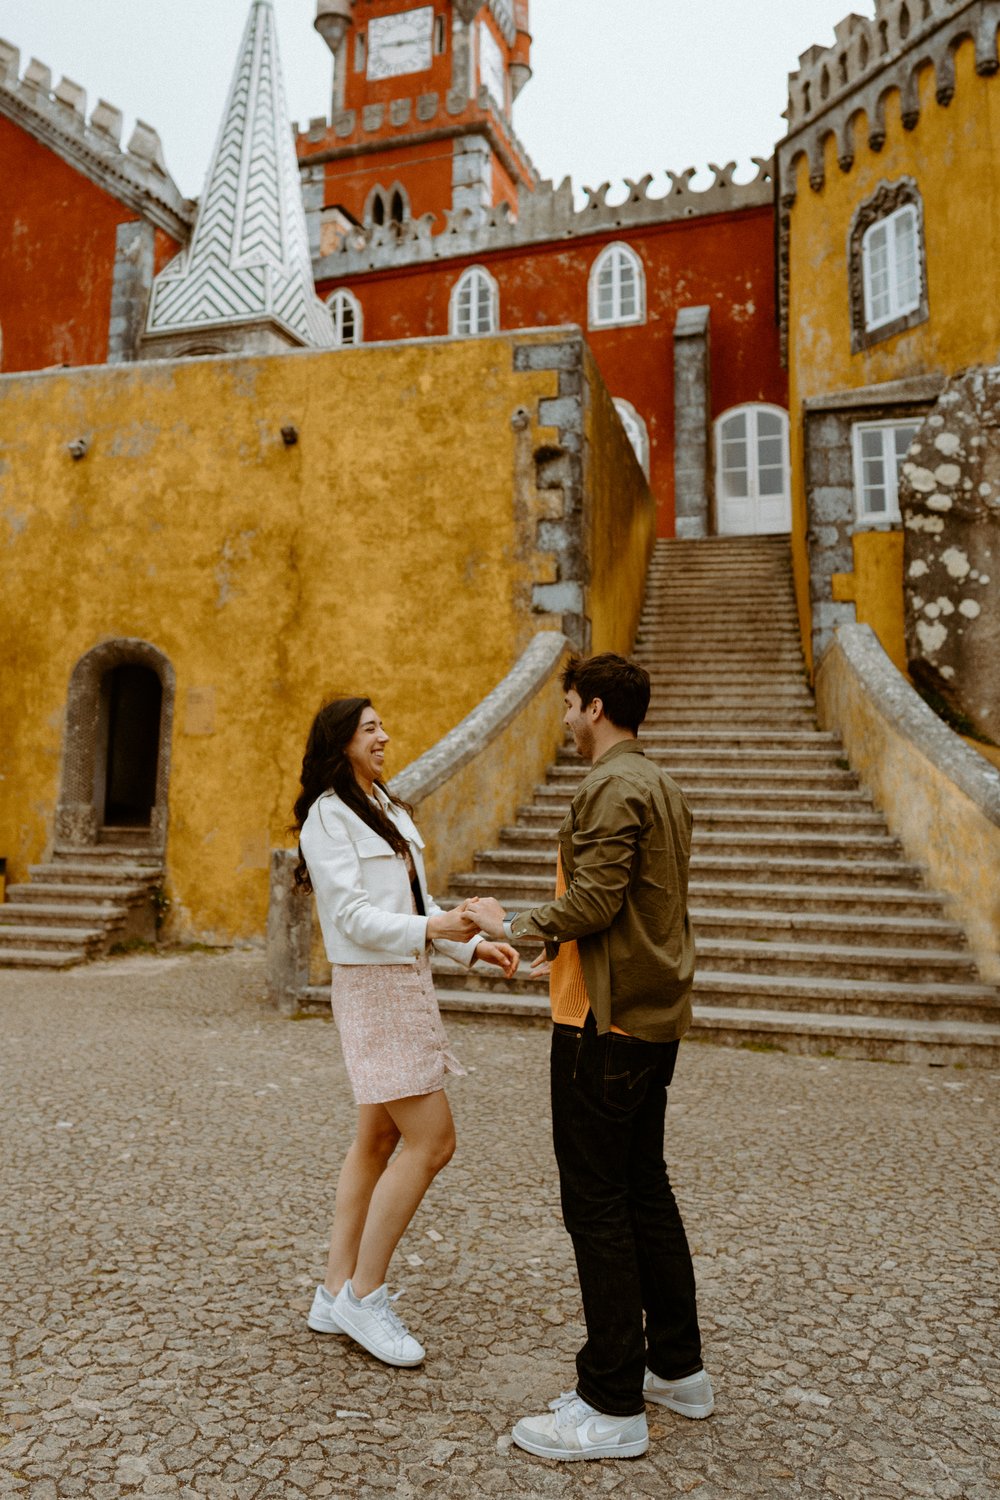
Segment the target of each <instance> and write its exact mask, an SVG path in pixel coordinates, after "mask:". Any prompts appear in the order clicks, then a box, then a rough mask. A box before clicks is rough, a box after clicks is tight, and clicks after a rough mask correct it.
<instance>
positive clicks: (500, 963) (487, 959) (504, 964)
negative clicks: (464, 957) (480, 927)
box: [476, 943, 521, 979]
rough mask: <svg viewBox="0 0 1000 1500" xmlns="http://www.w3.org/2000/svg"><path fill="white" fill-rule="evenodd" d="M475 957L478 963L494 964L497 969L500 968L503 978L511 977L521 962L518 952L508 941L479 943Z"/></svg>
mask: <svg viewBox="0 0 1000 1500" xmlns="http://www.w3.org/2000/svg"><path fill="white" fill-rule="evenodd" d="M476 958H477V959H478V960H479V961H480V963H484V964H495V965H496V967H497V968H498V969H502V970H503V974H504V978H505V979H513V977H514V975H515V974H516V973H517V966H518V964H519V963H520V962H521V955H520V953H518V951H517V949H516V948H512V947H511V946H510V944H509V943H480V944H479V947H478V948H477V949H476Z"/></svg>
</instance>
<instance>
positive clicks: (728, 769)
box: [546, 760, 858, 796]
mask: <svg viewBox="0 0 1000 1500" xmlns="http://www.w3.org/2000/svg"><path fill="white" fill-rule="evenodd" d="M665 769H666V770H667V771H668V772H669V775H670V776H671V777H672V778H673V780H674V781H676V782H677V785H678V786H679V787H680V788H681V789H682V790H683V791H684V792H687V791H688V790H691V791H697V790H698V789H699V788H702V787H706V786H718V787H729V788H730V790H732V789H735V788H739V789H741V790H746V791H768V790H771V789H774V790H784V791H793V790H796V791H798V792H799V793H804V792H810V791H830V792H836V791H847V790H848V789H850V788H853V787H856V786H857V785H858V778H857V776H856V775H855V773H854V772H853V771H841V770H838V769H837V768H836V767H828V766H817V767H816V768H814V769H812V770H810V769H808V768H807V767H805V766H802V767H799V768H798V769H796V770H794V771H783V770H780V769H778V768H777V767H773V766H771V767H769V766H761V767H759V768H754V767H752V766H744V765H741V764H739V763H736V764H730V765H713V764H708V763H707V760H706V761H702V762H701V763H699V764H695V763H694V762H693V761H679V760H678V761H674V762H673V763H672V764H670V765H669V766H667V767H665ZM583 774H584V773H583V771H578V770H577V769H576V767H574V766H553V767H552V769H551V770H550V772H549V776H550V778H551V781H550V782H549V783H546V784H547V785H550V786H551V787H552V789H553V791H558V790H559V789H564V790H568V792H569V794H570V796H572V794H573V792H574V791H575V790H576V788H577V787H578V786H579V784H580V782H581V781H582V780H583Z"/></svg>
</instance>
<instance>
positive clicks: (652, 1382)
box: [642, 1370, 715, 1418]
mask: <svg viewBox="0 0 1000 1500" xmlns="http://www.w3.org/2000/svg"><path fill="white" fill-rule="evenodd" d="M642 1393H643V1395H644V1396H645V1398H646V1400H647V1401H654V1402H655V1403H656V1405H657V1406H667V1407H669V1408H670V1410H671V1411H679V1412H680V1414H681V1416H682V1417H695V1418H700V1417H710V1416H711V1415H712V1413H713V1411H714V1410H715V1396H714V1395H713V1394H712V1381H711V1377H710V1376H709V1373H708V1371H707V1370H695V1372H694V1374H693V1375H685V1376H684V1378H683V1379H682V1380H661V1379H660V1377H659V1375H654V1374H653V1372H652V1370H647V1371H646V1378H645V1380H644V1381H643V1383H642Z"/></svg>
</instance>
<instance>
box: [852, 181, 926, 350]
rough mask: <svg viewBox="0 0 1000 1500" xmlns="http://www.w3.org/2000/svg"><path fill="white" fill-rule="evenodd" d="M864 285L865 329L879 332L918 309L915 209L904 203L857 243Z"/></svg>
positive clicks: (917, 247) (918, 256) (913, 205)
mask: <svg viewBox="0 0 1000 1500" xmlns="http://www.w3.org/2000/svg"><path fill="white" fill-rule="evenodd" d="M861 264H862V268H863V271H864V281H865V327H866V328H867V329H869V330H871V329H873V328H881V327H882V326H883V324H885V323H891V322H892V321H893V320H894V319H896V318H902V317H905V316H906V314H907V313H911V312H913V310H914V308H916V307H919V306H920V252H919V244H918V240H917V209H916V205H915V204H913V203H905V204H904V205H903V207H902V208H897V209H896V211H895V213H891V214H889V215H887V217H886V218H884V219H879V220H878V222H877V223H875V224H873V225H872V226H871V228H870V229H867V230H866V231H865V235H864V238H863V240H862V241H861Z"/></svg>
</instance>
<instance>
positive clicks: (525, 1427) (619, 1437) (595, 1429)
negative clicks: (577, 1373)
mask: <svg viewBox="0 0 1000 1500" xmlns="http://www.w3.org/2000/svg"><path fill="white" fill-rule="evenodd" d="M513 1438H514V1441H515V1443H516V1444H517V1446H518V1447H519V1448H523V1449H524V1451H525V1453H533V1454H534V1455H535V1457H536V1458H555V1459H561V1460H563V1461H564V1462H565V1461H567V1460H569V1461H572V1460H574V1459H578V1458H641V1457H642V1455H643V1454H644V1453H645V1452H646V1450H647V1449H648V1447H649V1428H648V1427H647V1426H646V1414H645V1412H640V1413H639V1415H638V1416H636V1417H609V1416H606V1415H605V1413H604V1412H600V1411H597V1410H596V1408H595V1407H593V1406H590V1405H589V1404H588V1403H587V1402H586V1401H584V1399H583V1397H582V1396H578V1395H577V1393H576V1391H564V1392H563V1393H562V1395H561V1396H557V1397H556V1399H555V1400H554V1401H550V1402H549V1410H548V1412H547V1413H544V1414H543V1415H542V1416H540V1417H522V1418H521V1420H520V1422H518V1424H517V1426H516V1427H515V1428H514V1432H513Z"/></svg>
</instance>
